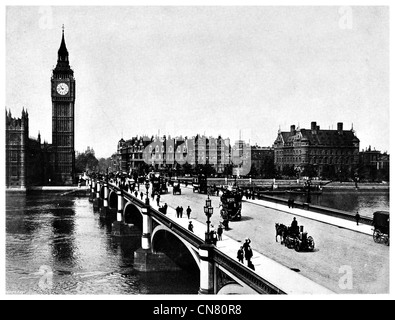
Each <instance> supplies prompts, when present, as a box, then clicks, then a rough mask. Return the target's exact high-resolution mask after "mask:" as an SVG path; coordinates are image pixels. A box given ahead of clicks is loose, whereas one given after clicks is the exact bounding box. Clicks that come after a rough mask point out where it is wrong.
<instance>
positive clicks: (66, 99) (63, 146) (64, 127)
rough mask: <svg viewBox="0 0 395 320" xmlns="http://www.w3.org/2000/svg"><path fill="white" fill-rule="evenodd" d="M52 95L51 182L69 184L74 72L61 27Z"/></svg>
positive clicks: (72, 162)
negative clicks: (60, 40) (60, 39)
mask: <svg viewBox="0 0 395 320" xmlns="http://www.w3.org/2000/svg"><path fill="white" fill-rule="evenodd" d="M51 97H52V147H53V153H52V155H51V163H52V170H53V179H54V181H53V183H56V184H64V185H70V184H73V180H74V179H73V177H74V175H75V152H74V124H75V121H74V102H75V79H74V71H73V70H72V69H71V68H70V64H69V53H68V51H67V48H66V42H65V40H64V27H63V28H62V42H61V44H60V48H59V50H58V62H57V64H56V67H55V69H54V70H53V71H52V77H51Z"/></svg>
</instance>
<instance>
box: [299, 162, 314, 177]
mask: <svg viewBox="0 0 395 320" xmlns="http://www.w3.org/2000/svg"><path fill="white" fill-rule="evenodd" d="M302 175H303V176H304V177H309V178H313V177H316V176H317V169H316V168H315V166H314V165H312V164H307V165H306V166H304V168H303V170H302Z"/></svg>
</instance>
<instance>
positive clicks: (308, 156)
mask: <svg viewBox="0 0 395 320" xmlns="http://www.w3.org/2000/svg"><path fill="white" fill-rule="evenodd" d="M274 163H275V166H276V169H277V170H278V171H280V172H284V170H288V169H293V170H295V171H296V172H299V173H300V174H306V173H307V172H308V173H310V175H311V173H312V172H314V173H315V174H316V175H318V176H334V175H342V176H344V177H350V176H353V174H354V173H353V171H354V170H355V169H356V168H358V165H359V139H358V138H357V136H356V135H355V132H354V130H353V129H351V130H344V129H343V123H341V122H339V123H338V124H337V129H336V130H323V129H321V128H320V127H319V126H317V123H316V122H312V123H311V128H310V129H301V128H299V127H298V128H296V127H295V125H292V126H291V127H290V131H281V130H279V132H278V134H277V138H276V140H275V142H274Z"/></svg>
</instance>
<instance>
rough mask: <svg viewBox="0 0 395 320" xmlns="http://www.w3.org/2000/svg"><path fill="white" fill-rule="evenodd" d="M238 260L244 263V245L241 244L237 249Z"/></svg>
mask: <svg viewBox="0 0 395 320" xmlns="http://www.w3.org/2000/svg"><path fill="white" fill-rule="evenodd" d="M237 260H238V261H239V262H240V263H243V264H244V250H243V246H241V247H240V249H239V250H238V251H237Z"/></svg>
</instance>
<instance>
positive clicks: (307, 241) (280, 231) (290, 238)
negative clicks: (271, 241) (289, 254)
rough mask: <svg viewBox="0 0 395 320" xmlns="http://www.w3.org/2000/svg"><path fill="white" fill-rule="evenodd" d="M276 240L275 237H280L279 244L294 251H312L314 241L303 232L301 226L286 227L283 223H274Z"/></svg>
mask: <svg viewBox="0 0 395 320" xmlns="http://www.w3.org/2000/svg"><path fill="white" fill-rule="evenodd" d="M275 227H276V242H277V237H278V236H280V237H281V244H284V245H285V246H286V247H287V248H289V249H295V250H296V251H298V252H299V251H314V247H315V243H314V239H313V237H312V236H308V233H307V232H303V226H300V227H299V226H296V227H287V226H286V225H284V224H279V223H276V225H275Z"/></svg>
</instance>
